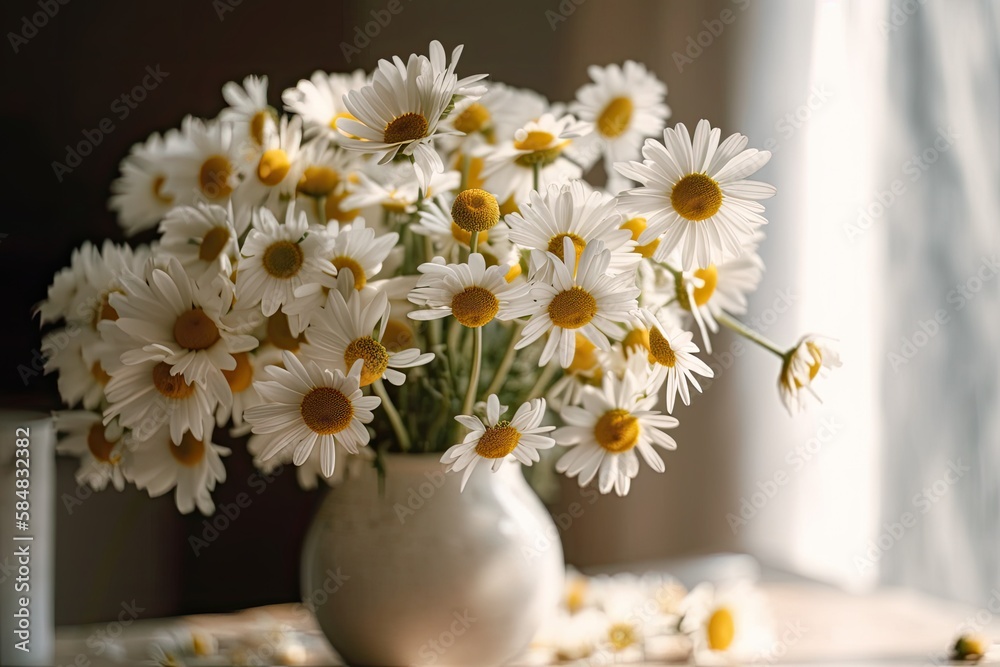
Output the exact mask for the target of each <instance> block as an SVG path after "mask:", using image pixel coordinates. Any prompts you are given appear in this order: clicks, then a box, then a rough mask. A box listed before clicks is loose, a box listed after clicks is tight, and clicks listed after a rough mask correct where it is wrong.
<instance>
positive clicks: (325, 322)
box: [302, 269, 434, 387]
mask: <svg viewBox="0 0 1000 667" xmlns="http://www.w3.org/2000/svg"><path fill="white" fill-rule="evenodd" d="M337 283H338V289H333V290H330V295H329V297H328V298H327V302H326V306H325V307H324V308H322V309H320V311H319V312H318V313H316V314H315V315H314V316H313V317H312V320H311V323H310V326H309V329H308V330H307V332H306V337H307V339H308V341H309V342H308V343H307V344H306V345H304V346H303V347H302V357H303V358H304V359H311V360H313V361H316V362H317V363H319V364H320V365H321V366H322V367H323V368H328V369H332V370H339V371H340V372H341V373H343V372H346V371H347V370H348V369H350V368H351V367H353V366H354V363H355V362H356V361H358V360H359V359H360V360H361V361H363V365H362V367H361V375H360V383H361V386H362V387H367V386H368V385H370V384H372V383H373V382H375V381H376V380H380V379H382V378H385V379H386V380H388V381H389V382H391V383H392V384H394V385H401V384H403V382H404V381H405V380H406V376H405V375H403V373H401V372H399V370H397V369H399V368H412V367H414V366H422V365H424V364H426V363H429V362H430V361H431V360H432V359H433V358H434V354H433V353H427V354H421V353H420V350H418V349H416V348H409V349H405V350H399V351H396V352H392V351H389V350H388V349H387V348H386V347H385V346H384V345H383V344H382V338H383V336H384V335H385V332H386V328H387V327H388V324H389V312H390V311H389V297H388V296H387V295H386V293H385V292H383V291H381V290H375V289H373V288H368V289H363V290H360V291H359V290H357V289H354V285H355V280H354V278H353V276H352V275H351V272H350V270H349V269H345V270H344V271H343V274H342V275H340V276H338V279H337Z"/></svg>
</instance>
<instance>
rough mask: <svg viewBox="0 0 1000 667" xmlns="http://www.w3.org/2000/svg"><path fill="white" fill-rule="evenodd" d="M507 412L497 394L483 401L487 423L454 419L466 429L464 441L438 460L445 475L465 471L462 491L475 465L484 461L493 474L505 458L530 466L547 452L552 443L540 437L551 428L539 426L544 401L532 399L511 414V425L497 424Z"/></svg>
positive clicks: (472, 418)
mask: <svg viewBox="0 0 1000 667" xmlns="http://www.w3.org/2000/svg"><path fill="white" fill-rule="evenodd" d="M506 412H507V406H506V405H500V399H499V398H497V395H496V394H490V395H489V397H488V398H487V399H486V419H483V418H481V417H475V416H472V415H458V416H457V417H455V421H457V422H458V423H459V424H461V425H462V426H464V427H466V428H467V429H469V433H468V435H466V436H465V440H463V441H462V443H461V444H459V445H453V446H452V447H450V448H449V449H448V451H446V452H445V453H444V456H442V457H441V463H446V464H448V472H459V471H461V470H465V474H464V475H462V487H461V488H462V490H463V491H464V490H465V484H466V483H467V482H468V481H469V477H471V476H472V471H473V470H475V468H476V464H477V463H479V460H480V459H484V460H486V461H488V462H489V463H488V464H487V465H492V467H493V472H496V471H497V470H499V469H500V466H501V465H503V462H504V460H506V459H507V457H508V456H512V457H513V458H514V459H516V460H518V461H520V462H521V463H523V464H524V465H527V466H530V465H531V464H532V463H533V462H535V461H538V460H539V455H538V450H539V449H549V448H550V447H552V446H553V445H555V441H554V440H553V439H552V438H550V437H549V436H547V435H542V434H543V433H548V432H550V431H552V430H553V429H554V428H555V427H554V426H542V425H541V424H542V419H543V418H544V417H545V399H544V398H535V399H532V400H530V401H528V402H527V403H523V404H522V405H521V407H519V408H518V409H517V412H515V413H514V418H513V419H511V420H510V421H507V420H502V421H501V420H500V416H501V415H503V414H504V413H506Z"/></svg>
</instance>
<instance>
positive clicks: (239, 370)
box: [222, 352, 253, 394]
mask: <svg viewBox="0 0 1000 667" xmlns="http://www.w3.org/2000/svg"><path fill="white" fill-rule="evenodd" d="M233 359H235V360H236V368H234V369H233V370H231V371H227V370H223V371H222V374H223V375H224V376H225V378H226V382H228V383H229V388H230V389H232V390H233V393H234V394H238V393H240V392H242V391H246V390H247V389H249V388H250V385H251V384H253V364H252V363H251V362H250V355H249V354H247V353H246V352H236V353H235V354H233Z"/></svg>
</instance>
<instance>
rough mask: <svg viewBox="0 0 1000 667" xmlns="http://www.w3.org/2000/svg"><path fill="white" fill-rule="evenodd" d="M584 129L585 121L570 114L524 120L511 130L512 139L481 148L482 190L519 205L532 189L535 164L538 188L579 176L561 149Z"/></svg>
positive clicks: (579, 172) (581, 133)
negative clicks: (518, 126)
mask: <svg viewBox="0 0 1000 667" xmlns="http://www.w3.org/2000/svg"><path fill="white" fill-rule="evenodd" d="M586 131H587V126H586V124H584V123H580V122H579V121H577V120H576V118H574V117H573V116H570V115H565V116H562V117H560V118H556V117H555V116H553V115H552V114H549V113H546V114H543V115H542V116H541V117H539V118H538V120H532V121H530V122H528V123H527V124H525V126H524V127H522V128H520V129H518V130H517V131H516V132H515V133H514V138H513V140H512V141H507V142H504V143H503V144H501V145H499V146H497V147H496V148H488V149H485V151H486V152H485V153H484V155H485V162H484V163H483V170H482V177H483V179H484V182H485V186H484V187H485V189H486V190H489V191H490V192H492V193H494V194H495V195H496V197H497V199H498V200H499V201H506V200H507V199H510V198H512V199H513V200H514V202H515V203H517V204H521V203H522V202H524V201H527V199H528V193H529V192H531V191H532V190H533V189H535V186H534V169H535V165H538V167H539V172H538V190H544V189H545V188H547V187H548V186H549V185H551V184H553V183H555V184H560V185H561V184H562V183H565V182H567V181H570V180H574V179H578V178H580V177H581V175H582V172H581V171H580V168H579V167H578V166H577V165H575V164H573V163H572V162H570V161H569V160H567V159H565V158H564V156H563V152H564V151H565V150H566V148H567V147H568V146H569V145H570V143H571V140H572V139H573V138H575V137H579V136H582V135H583V134H584V133H586Z"/></svg>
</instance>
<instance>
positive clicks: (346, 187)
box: [295, 137, 360, 225]
mask: <svg viewBox="0 0 1000 667" xmlns="http://www.w3.org/2000/svg"><path fill="white" fill-rule="evenodd" d="M298 162H299V164H300V166H301V176H299V182H298V185H297V186H296V188H295V189H296V193H297V199H296V202H297V205H298V210H300V211H305V212H306V215H307V216H308V217H309V222H310V223H311V224H321V225H325V224H326V223H327V222H329V221H331V220H334V221H336V222H340V223H344V222H351V221H352V220H354V218H356V217H358V215H359V214H360V211H359V210H358V209H349V208H347V207H345V206H342V203H343V201H344V199H345V198H346V197H347V196H348V195H350V193H351V188H352V187H353V186H354V185H355V183H356V182H357V180H358V176H357V167H358V157H357V154H356V153H349V152H347V151H344V150H339V149H337V148H334V147H333V146H332V145H331V144H330V143H329V142H328V141H327V140H326V139H325V138H322V137H321V138H317V139H313V140H312V141H309V142H306V143H305V144H303V145H302V148H301V151H300V152H299V157H298Z"/></svg>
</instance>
